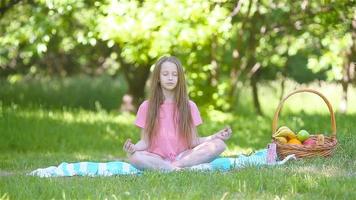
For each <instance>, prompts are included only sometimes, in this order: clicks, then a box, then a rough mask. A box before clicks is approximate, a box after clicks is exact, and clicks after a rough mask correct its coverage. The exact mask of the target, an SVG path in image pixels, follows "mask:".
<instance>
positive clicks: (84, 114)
mask: <svg viewBox="0 0 356 200" xmlns="http://www.w3.org/2000/svg"><path fill="white" fill-rule="evenodd" d="M6 110H8V111H10V112H12V111H16V112H13V113H16V115H17V116H21V117H26V118H33V117H35V118H39V119H52V120H56V121H63V122H66V123H87V124H93V123H98V122H103V123H117V124H122V125H133V121H134V119H135V116H134V115H133V114H130V113H126V112H124V113H117V115H114V114H111V113H107V112H104V111H102V112H95V111H88V110H83V109H73V110H65V109H64V110H47V109H30V108H25V109H22V108H18V107H17V106H11V107H5V109H4V111H5V112H6Z"/></svg>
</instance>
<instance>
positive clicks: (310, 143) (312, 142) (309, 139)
mask: <svg viewBox="0 0 356 200" xmlns="http://www.w3.org/2000/svg"><path fill="white" fill-rule="evenodd" d="M303 145H305V146H308V145H310V146H311V145H316V140H315V138H308V139H306V140H305V141H304V142H303Z"/></svg>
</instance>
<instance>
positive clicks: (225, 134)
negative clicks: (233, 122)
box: [214, 126, 232, 140]
mask: <svg viewBox="0 0 356 200" xmlns="http://www.w3.org/2000/svg"><path fill="white" fill-rule="evenodd" d="M231 134H232V130H231V128H230V126H226V127H225V128H224V129H223V130H221V131H219V132H217V133H216V134H215V135H214V138H219V139H221V140H228V139H229V138H230V137H231Z"/></svg>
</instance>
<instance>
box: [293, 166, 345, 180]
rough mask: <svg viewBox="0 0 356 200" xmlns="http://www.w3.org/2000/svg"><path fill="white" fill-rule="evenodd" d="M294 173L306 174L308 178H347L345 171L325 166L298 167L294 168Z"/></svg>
mask: <svg viewBox="0 0 356 200" xmlns="http://www.w3.org/2000/svg"><path fill="white" fill-rule="evenodd" d="M293 171H295V172H297V173H305V174H306V176H310V174H316V175H322V176H325V177H338V176H345V175H346V172H345V171H344V169H342V168H340V167H336V166H332V165H323V166H315V165H309V166H296V167H293Z"/></svg>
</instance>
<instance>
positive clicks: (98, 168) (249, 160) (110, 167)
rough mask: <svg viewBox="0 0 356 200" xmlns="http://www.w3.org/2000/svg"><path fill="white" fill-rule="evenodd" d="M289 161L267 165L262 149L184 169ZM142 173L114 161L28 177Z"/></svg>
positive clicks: (66, 165)
mask: <svg viewBox="0 0 356 200" xmlns="http://www.w3.org/2000/svg"><path fill="white" fill-rule="evenodd" d="M290 159H295V156H294V155H289V156H287V157H286V158H285V159H284V160H283V161H276V162H273V164H271V163H267V149H262V150H260V151H257V152H255V153H253V154H252V155H249V156H245V155H239V156H237V157H236V158H224V157H219V158H217V159H215V160H213V161H212V162H210V163H204V164H200V165H195V166H192V167H188V168H185V169H187V170H204V171H217V170H219V171H227V170H231V169H240V168H244V167H248V166H262V165H281V164H284V163H285V162H287V161H288V160H290ZM141 172H142V171H140V170H138V169H136V168H135V167H134V166H132V165H131V164H129V163H126V162H121V161H115V162H106V163H97V162H78V163H66V162H63V163H61V164H60V165H59V166H58V167H56V166H51V167H47V168H40V169H36V170H34V171H32V172H30V173H29V174H28V175H32V176H39V177H62V176H112V175H128V174H140V173H141Z"/></svg>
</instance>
